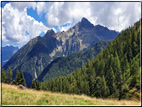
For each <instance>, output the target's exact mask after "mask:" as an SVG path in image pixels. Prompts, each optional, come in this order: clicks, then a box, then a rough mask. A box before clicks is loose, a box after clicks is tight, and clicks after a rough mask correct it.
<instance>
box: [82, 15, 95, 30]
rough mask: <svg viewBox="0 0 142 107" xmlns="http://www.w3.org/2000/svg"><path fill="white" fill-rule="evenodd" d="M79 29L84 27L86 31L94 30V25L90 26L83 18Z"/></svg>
mask: <svg viewBox="0 0 142 107" xmlns="http://www.w3.org/2000/svg"><path fill="white" fill-rule="evenodd" d="M80 27H84V28H86V29H89V28H94V25H93V24H91V23H90V22H89V21H88V20H87V19H86V18H84V17H83V18H82V20H81V22H80Z"/></svg>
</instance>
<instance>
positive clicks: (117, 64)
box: [41, 21, 141, 99]
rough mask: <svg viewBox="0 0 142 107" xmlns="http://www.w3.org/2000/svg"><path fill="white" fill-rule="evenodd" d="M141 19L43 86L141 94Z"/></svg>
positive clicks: (114, 94) (69, 90) (106, 94)
mask: <svg viewBox="0 0 142 107" xmlns="http://www.w3.org/2000/svg"><path fill="white" fill-rule="evenodd" d="M140 29H141V26H140V21H138V22H137V23H135V24H134V26H133V27H129V28H127V29H126V30H124V31H123V32H122V33H121V34H119V36H118V37H117V38H116V39H115V40H113V41H112V42H111V43H110V44H109V45H108V46H107V47H106V48H105V49H104V50H103V51H102V52H101V53H99V54H98V55H97V57H96V58H95V59H93V60H91V61H88V63H87V65H86V66H82V68H81V69H77V70H76V71H75V72H73V73H71V74H69V75H67V76H64V77H58V78H55V79H52V80H50V81H48V82H43V83H42V84H41V89H43V90H50V91H56V92H63V93H75V94H87V95H89V96H95V97H103V98H119V99H122V98H125V99H130V98H137V99H139V98H140Z"/></svg>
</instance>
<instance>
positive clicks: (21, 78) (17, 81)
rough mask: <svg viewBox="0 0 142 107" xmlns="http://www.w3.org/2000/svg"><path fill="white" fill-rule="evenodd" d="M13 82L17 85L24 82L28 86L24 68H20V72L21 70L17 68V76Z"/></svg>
mask: <svg viewBox="0 0 142 107" xmlns="http://www.w3.org/2000/svg"><path fill="white" fill-rule="evenodd" d="M13 84H15V85H19V84H22V85H23V86H25V87H26V86H27V85H26V82H25V78H24V75H23V72H22V70H20V72H19V70H18V69H17V71H16V77H15V79H14V81H13Z"/></svg>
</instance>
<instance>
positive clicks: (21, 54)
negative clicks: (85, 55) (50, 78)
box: [3, 19, 118, 86]
mask: <svg viewBox="0 0 142 107" xmlns="http://www.w3.org/2000/svg"><path fill="white" fill-rule="evenodd" d="M83 20H84V19H82V21H83ZM84 21H85V23H86V22H87V21H86V20H84ZM84 21H83V23H84ZM88 22H89V21H88ZM86 25H87V24H86ZM88 25H90V22H89V23H88ZM92 26H93V25H91V28H87V29H85V28H83V27H84V26H83V27H82V28H81V27H80V26H77V24H76V25H75V26H73V27H72V28H70V29H69V30H67V31H66V32H60V33H55V32H54V31H53V30H49V31H47V33H46V34H45V35H44V36H43V37H40V36H38V37H35V38H33V39H31V40H30V41H29V42H28V43H27V44H25V45H24V46H23V47H22V48H20V49H19V50H18V51H17V52H16V53H15V55H14V56H13V57H12V58H11V59H10V60H9V61H8V62H7V63H6V64H5V65H4V67H3V68H4V69H5V70H6V71H7V70H8V67H11V69H12V71H13V74H14V75H13V78H14V77H15V75H16V74H15V73H16V69H17V68H18V69H21V70H22V71H23V74H24V76H25V79H26V82H27V84H28V86H29V85H30V84H31V81H32V80H33V79H34V78H35V73H36V74H37V76H39V75H40V73H41V72H42V70H43V69H44V68H45V67H46V66H47V65H48V64H49V63H50V62H52V61H53V60H54V59H56V58H57V57H60V56H68V55H70V54H72V53H76V52H79V51H85V50H87V49H88V48H90V47H91V46H93V45H94V44H95V43H97V42H99V41H101V40H113V39H114V38H115V37H117V35H118V32H115V31H112V30H109V29H108V30H106V29H105V31H104V32H102V33H101V32H99V33H98V34H97V31H95V26H94V28H92Z"/></svg>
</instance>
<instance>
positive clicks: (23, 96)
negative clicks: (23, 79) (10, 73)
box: [2, 83, 140, 105]
mask: <svg viewBox="0 0 142 107" xmlns="http://www.w3.org/2000/svg"><path fill="white" fill-rule="evenodd" d="M2 105H140V101H129V100H121V101H118V100H115V99H101V98H91V97H89V96H86V95H70V94H63V93H53V92H49V91H36V90H32V89H25V90H20V89H18V88H17V86H14V85H8V84H4V83H2Z"/></svg>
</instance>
